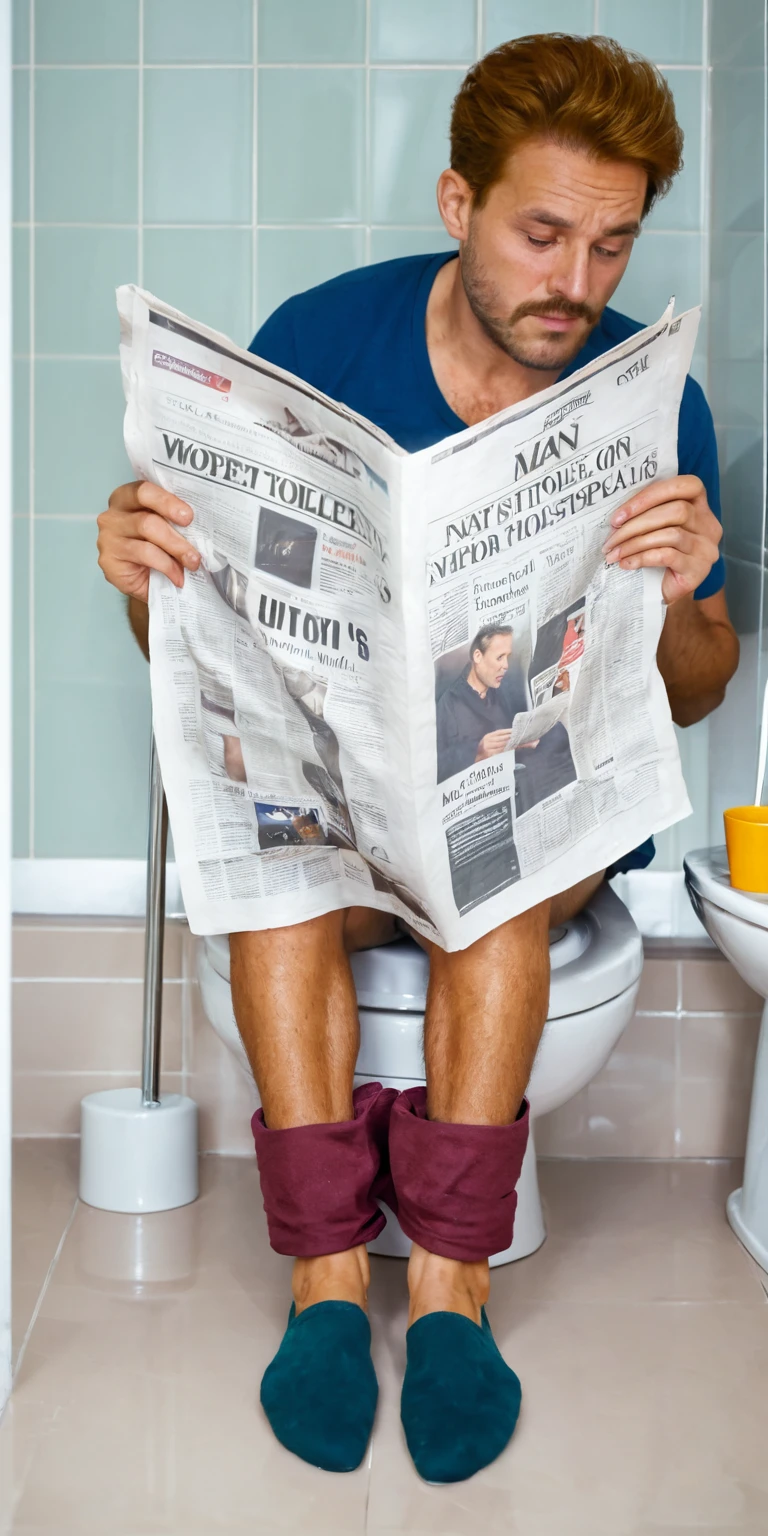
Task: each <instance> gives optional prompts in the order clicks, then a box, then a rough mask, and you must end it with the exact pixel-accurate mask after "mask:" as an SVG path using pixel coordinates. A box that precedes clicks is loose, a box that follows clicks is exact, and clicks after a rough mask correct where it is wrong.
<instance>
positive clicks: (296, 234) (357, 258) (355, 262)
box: [258, 229, 365, 325]
mask: <svg viewBox="0 0 768 1536" xmlns="http://www.w3.org/2000/svg"><path fill="white" fill-rule="evenodd" d="M364 261H365V231H364V230H362V229H260V230H259V243H258V324H259V325H261V324H262V323H263V321H264V320H266V318H267V316H268V315H271V313H272V311H273V310H274V309H277V306H278V304H282V303H283V300H284V299H288V298H290V297H291V295H292V294H294V293H302V292H303V291H304V289H306V288H314V287H315V286H316V285H317V284H318V283H325V282H327V281H328V279H329V278H331V277H337V276H338V274H339V272H349V271H351V270H352V268H353V267H360V266H362V265H363V262H364Z"/></svg>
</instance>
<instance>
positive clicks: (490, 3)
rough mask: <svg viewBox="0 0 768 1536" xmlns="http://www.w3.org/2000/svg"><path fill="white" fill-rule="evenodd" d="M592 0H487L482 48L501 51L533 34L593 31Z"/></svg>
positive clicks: (584, 33)
mask: <svg viewBox="0 0 768 1536" xmlns="http://www.w3.org/2000/svg"><path fill="white" fill-rule="evenodd" d="M592 12H593V6H592V0H485V37H484V41H483V46H484V47H485V48H486V49H488V48H498V46H499V43H506V42H508V40H509V39H510V38H511V37H526V36H527V35H528V34H529V33H531V32H577V33H580V34H581V35H582V36H584V35H586V34H587V33H590V32H591V31H592Z"/></svg>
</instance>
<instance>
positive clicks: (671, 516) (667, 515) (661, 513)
mask: <svg viewBox="0 0 768 1536" xmlns="http://www.w3.org/2000/svg"><path fill="white" fill-rule="evenodd" d="M691 511H692V509H691V504H690V502H689V501H667V502H662V503H660V504H659V505H658V506H656V507H651V508H649V509H648V510H647V511H646V512H642V513H638V514H637V515H636V516H635V517H633V518H632V519H631V525H630V526H629V527H628V526H627V524H626V523H624V524H622V526H621V527H619V528H614V529H613V531H612V532H611V533H610V534H609V536H608V538H607V539H606V541H605V543H604V545H603V554H608V551H609V550H611V549H616V547H617V545H619V544H621V543H622V541H624V542H626V540H627V536H628V534H630V533H631V535H632V538H635V537H637V536H638V535H639V534H642V533H652V532H654V531H655V530H656V529H660V528H674V527H683V526H687V525H689V524H690V522H691ZM694 520H695V521H697V519H696V517H695V514H694Z"/></svg>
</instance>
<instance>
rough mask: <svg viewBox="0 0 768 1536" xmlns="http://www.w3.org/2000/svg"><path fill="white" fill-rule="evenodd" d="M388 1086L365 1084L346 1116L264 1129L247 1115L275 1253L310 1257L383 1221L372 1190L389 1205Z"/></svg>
mask: <svg viewBox="0 0 768 1536" xmlns="http://www.w3.org/2000/svg"><path fill="white" fill-rule="evenodd" d="M396 1098H397V1089H396V1088H382V1086H381V1083H366V1084H365V1085H364V1086H363V1087H362V1088H356V1089H355V1091H354V1094H353V1097H352V1103H353V1108H354V1112H355V1114H354V1119H353V1120H344V1121H341V1122H340V1123H338V1124H333V1123H332V1124H328V1125H297V1126H292V1127H291V1128H290V1129H289V1130H285V1131H271V1130H269V1129H268V1127H267V1126H266V1125H265V1123H264V1114H263V1111H262V1110H260V1109H258V1110H257V1111H256V1114H255V1115H254V1117H253V1119H252V1121H251V1130H252V1131H253V1135H254V1140H255V1142H256V1161H257V1162H258V1165H259V1177H260V1179H261V1194H262V1198H263V1201H264V1209H265V1211H266V1213H267V1226H268V1228H269V1241H270V1243H271V1245H272V1247H273V1248H274V1249H275V1251H276V1252H277V1253H286V1254H291V1255H293V1257H295V1258H306V1259H308V1258H315V1257H316V1256H317V1255H318V1254H321V1253H342V1252H343V1251H344V1250H345V1249H347V1248H356V1247H357V1245H358V1244H359V1243H369V1242H371V1241H372V1240H373V1238H374V1237H378V1235H379V1233H380V1232H381V1231H382V1230H383V1228H384V1227H385V1225H386V1218H385V1217H384V1215H383V1214H382V1212H381V1211H380V1209H379V1206H378V1203H377V1197H378V1198H381V1199H382V1200H386V1202H387V1204H388V1205H390V1206H391V1205H393V1203H394V1194H393V1192H392V1188H391V1183H390V1179H389V1152H388V1146H387V1137H388V1131H389V1117H390V1114H391V1112H392V1105H393V1103H394V1101H395V1099H396Z"/></svg>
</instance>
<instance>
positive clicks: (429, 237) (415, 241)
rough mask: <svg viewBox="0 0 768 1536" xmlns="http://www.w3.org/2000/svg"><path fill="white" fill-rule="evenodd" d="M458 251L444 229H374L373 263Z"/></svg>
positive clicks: (455, 244)
mask: <svg viewBox="0 0 768 1536" xmlns="http://www.w3.org/2000/svg"><path fill="white" fill-rule="evenodd" d="M450 250H458V244H457V242H456V241H455V240H452V239H451V237H450V235H449V234H447V233H446V231H445V230H444V229H443V226H442V224H441V225H440V228H439V229H386V228H385V229H372V230H371V261H394V260H395V259H396V258H397V257H398V256H421V255H425V256H426V255H428V254H429V253H430V252H431V251H450Z"/></svg>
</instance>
